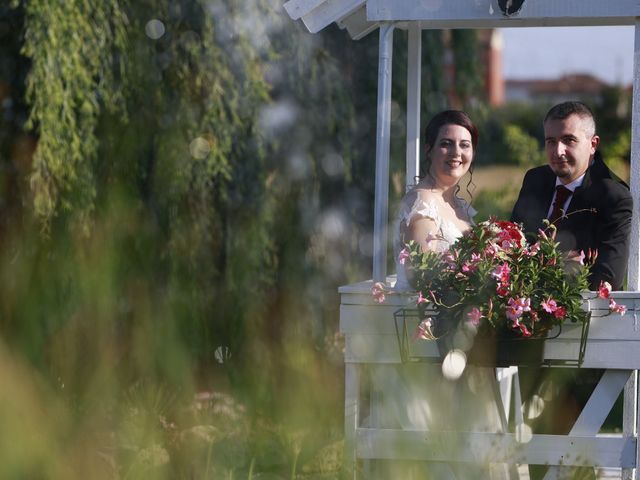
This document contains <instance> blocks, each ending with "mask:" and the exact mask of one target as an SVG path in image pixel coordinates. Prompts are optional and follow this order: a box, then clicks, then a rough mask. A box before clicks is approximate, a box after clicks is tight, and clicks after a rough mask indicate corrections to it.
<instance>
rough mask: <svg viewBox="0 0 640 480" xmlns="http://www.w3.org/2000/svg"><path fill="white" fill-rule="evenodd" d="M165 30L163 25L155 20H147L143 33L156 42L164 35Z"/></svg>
mask: <svg viewBox="0 0 640 480" xmlns="http://www.w3.org/2000/svg"><path fill="white" fill-rule="evenodd" d="M164 32H165V28H164V23H162V22H161V21H160V20H158V19H157V18H154V19H152V20H149V21H148V22H147V24H146V25H145V27H144V33H146V34H147V37H149V38H150V39H152V40H158V39H159V38H160V37H162V36H163V35H164Z"/></svg>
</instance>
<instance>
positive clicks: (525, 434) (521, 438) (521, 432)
mask: <svg viewBox="0 0 640 480" xmlns="http://www.w3.org/2000/svg"><path fill="white" fill-rule="evenodd" d="M532 438H533V432H532V431H531V427H530V426H529V425H527V424H526V423H521V424H519V425H516V442H518V443H529V442H530V441H531V439H532Z"/></svg>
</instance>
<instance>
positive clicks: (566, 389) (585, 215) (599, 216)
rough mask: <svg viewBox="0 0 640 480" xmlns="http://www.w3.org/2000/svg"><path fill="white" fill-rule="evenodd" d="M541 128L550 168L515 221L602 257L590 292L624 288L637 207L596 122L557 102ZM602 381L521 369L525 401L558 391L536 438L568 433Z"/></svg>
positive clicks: (538, 175)
mask: <svg viewBox="0 0 640 480" xmlns="http://www.w3.org/2000/svg"><path fill="white" fill-rule="evenodd" d="M543 125H544V137H545V140H544V142H545V153H546V157H547V161H548V165H544V166H541V167H536V168H533V169H531V170H529V171H528V172H527V173H526V175H525V177H524V180H523V183H522V188H521V190H520V194H519V196H518V200H517V201H516V204H515V206H514V208H513V213H512V214H511V220H512V221H514V222H517V223H522V225H523V227H524V231H525V232H528V233H535V232H537V231H538V229H539V228H544V225H543V222H542V221H543V219H545V218H547V219H549V220H550V221H551V222H552V223H553V224H554V225H555V226H556V227H557V236H556V241H558V242H559V243H560V249H561V250H562V251H564V252H566V255H567V259H569V260H576V261H577V260H578V259H579V254H580V253H581V252H584V253H587V252H588V251H589V250H591V251H594V250H596V251H597V252H598V257H597V259H596V262H595V264H594V265H593V267H592V269H591V274H590V276H589V288H590V289H591V290H597V289H598V286H599V285H600V282H601V281H605V282H609V283H610V284H611V286H612V289H613V290H621V289H622V288H623V282H624V279H625V275H626V267H627V259H628V256H629V235H630V231H631V212H632V207H633V202H632V199H631V194H630V192H629V187H628V186H627V185H626V184H625V183H624V182H623V181H622V180H620V179H619V178H618V177H617V176H616V175H615V174H614V173H613V172H611V170H609V168H608V167H607V166H606V165H605V163H604V162H603V160H602V157H601V155H600V152H599V151H598V145H599V143H600V137H598V135H596V124H595V120H594V118H593V114H592V112H591V110H590V109H589V108H588V107H587V106H586V105H585V104H583V103H581V102H564V103H561V104H558V105H556V106H554V107H552V108H551V110H549V112H548V113H547V115H546V117H545V119H544V124H543ZM551 370H552V371H551ZM601 375H602V371H599V370H579V369H542V370H537V371H535V370H534V371H531V370H529V371H527V370H525V369H521V373H520V380H521V385H522V387H521V390H522V393H523V398H524V399H526V400H528V399H531V397H532V396H533V395H534V394H537V395H540V396H541V397H545V396H546V397H547V398H549V397H548V393H547V394H546V395H545V392H551V391H553V392H554V393H553V395H552V399H551V403H549V402H547V403H546V404H545V407H546V408H545V409H544V410H543V413H542V415H541V416H540V417H539V418H538V419H537V420H536V424H535V425H534V426H533V427H534V431H535V433H549V434H567V433H569V431H570V430H571V427H572V426H573V423H574V421H575V420H576V418H577V417H578V415H579V414H580V411H581V410H582V409H583V408H584V406H585V404H586V402H587V400H588V399H589V396H590V395H591V393H592V392H593V388H594V387H595V384H596V383H597V381H598V380H599V378H600V376H601ZM589 470H590V472H589V475H592V477H591V478H595V477H594V476H593V469H589ZM545 471H546V467H544V466H540V465H536V466H530V473H531V479H532V480H535V479H538V478H542V476H543V475H544V472H545Z"/></svg>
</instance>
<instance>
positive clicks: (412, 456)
mask: <svg viewBox="0 0 640 480" xmlns="http://www.w3.org/2000/svg"><path fill="white" fill-rule="evenodd" d="M356 436H357V440H356V450H357V453H358V457H359V458H365V459H375V458H379V459H404V460H427V461H429V460H430V461H451V460H455V461H464V462H483V461H487V460H488V459H490V460H491V461H492V462H500V463H539V464H544V463H548V464H550V465H571V466H589V465H593V464H596V465H598V466H602V467H616V466H617V467H620V466H623V467H631V466H633V465H635V464H634V459H633V455H634V448H635V439H632V438H624V437H583V436H563V435H534V436H533V437H532V438H531V440H530V441H528V442H525V443H523V442H519V441H518V439H517V438H516V435H515V434H513V433H482V432H427V431H421V430H395V429H376V428H360V429H358V431H357V433H356ZM453 446H455V448H452V447H453Z"/></svg>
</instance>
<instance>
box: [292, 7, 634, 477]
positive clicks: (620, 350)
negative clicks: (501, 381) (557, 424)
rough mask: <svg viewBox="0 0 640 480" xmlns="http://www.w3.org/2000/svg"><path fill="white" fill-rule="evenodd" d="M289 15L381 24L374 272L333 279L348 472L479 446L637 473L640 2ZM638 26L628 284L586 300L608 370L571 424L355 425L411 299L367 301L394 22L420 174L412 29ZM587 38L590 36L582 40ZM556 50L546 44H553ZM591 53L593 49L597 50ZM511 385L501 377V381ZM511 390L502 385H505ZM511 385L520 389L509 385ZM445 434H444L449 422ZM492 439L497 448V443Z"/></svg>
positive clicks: (567, 335) (379, 267) (382, 195)
mask: <svg viewBox="0 0 640 480" xmlns="http://www.w3.org/2000/svg"><path fill="white" fill-rule="evenodd" d="M284 7H285V9H286V11H287V13H288V14H289V16H290V17H291V18H292V19H294V20H297V19H301V20H302V21H303V23H304V24H305V26H306V27H307V29H308V30H309V31H310V32H311V33H316V32H319V31H320V30H322V29H323V28H325V27H327V26H328V25H330V24H331V23H334V22H335V23H337V24H338V26H340V27H341V28H344V29H346V30H347V32H348V33H349V35H350V36H351V38H352V39H354V40H357V39H360V38H362V37H364V36H366V35H367V34H369V33H371V32H373V31H374V30H378V29H379V60H378V118H377V129H376V140H377V144H376V166H375V168H376V184H375V185H376V187H375V205H374V245H373V252H374V257H373V275H372V279H371V280H368V281H365V282H361V283H358V284H354V285H347V286H344V287H341V288H340V293H341V310H340V325H341V331H342V332H343V333H344V334H345V340H346V348H345V369H346V370H345V375H346V377H345V379H346V380H345V381H346V393H345V422H346V423H345V444H346V452H347V457H346V465H347V468H349V469H351V470H352V471H353V472H354V477H355V476H356V475H357V472H358V469H357V468H356V466H357V463H358V462H359V461H360V460H365V461H366V460H368V459H390V458H396V459H414V460H426V461H429V460H432V461H436V460H437V461H474V460H477V459H480V458H485V456H486V454H487V449H488V448H492V455H493V458H495V461H497V462H506V463H520V464H526V463H540V464H545V463H546V464H549V465H552V466H554V467H553V468H551V469H550V471H549V473H548V474H547V476H546V477H545V478H560V477H561V475H562V472H563V469H564V468H567V467H570V466H578V465H592V466H602V467H617V468H621V469H622V475H623V478H626V479H631V478H637V474H636V470H637V468H638V467H639V466H640V444H639V443H638V412H639V409H638V385H637V372H638V370H639V369H640V325H638V319H637V312H640V291H639V287H640V285H639V272H640V211H639V205H638V201H639V200H640V131H639V128H640V127H639V123H638V122H640V93H639V92H640V0H289V1H287V2H286V3H285V5H284ZM600 25H635V32H636V33H635V50H634V51H635V53H634V82H633V120H632V150H631V179H630V184H631V193H632V197H633V199H634V211H633V226H632V233H631V235H632V238H631V254H630V259H629V265H628V279H627V284H628V289H629V291H628V292H614V294H613V296H614V297H615V298H616V301H617V302H618V303H622V304H625V305H626V306H627V308H628V310H627V313H626V315H623V316H620V315H616V316H609V315H608V314H607V312H608V311H607V308H606V305H604V304H601V303H600V302H599V301H598V300H597V299H587V300H585V308H588V309H589V310H591V311H592V321H591V327H590V331H589V339H588V342H587V349H586V355H585V358H584V363H583V365H582V368H605V369H607V371H606V373H605V375H604V376H603V378H602V380H601V381H600V383H599V384H598V386H597V388H596V390H595V391H594V393H593V395H592V396H591V398H590V399H589V402H588V404H587V406H586V407H585V409H584V410H583V412H582V414H581V415H580V417H579V419H578V420H577V422H576V423H575V425H574V427H573V429H572V430H571V432H570V433H569V435H567V436H560V435H533V436H532V437H531V438H530V439H527V440H528V441H527V442H522V438H518V436H517V435H516V434H515V433H501V434H496V433H474V432H465V433H461V434H460V435H462V437H463V438H461V439H460V440H461V442H462V443H461V445H465V446H466V447H465V448H463V449H458V450H459V451H455V452H447V451H442V450H441V449H438V448H436V446H437V445H438V444H439V439H440V440H441V439H442V435H443V432H427V431H415V430H412V431H407V430H393V429H382V428H376V427H375V425H371V424H369V425H367V428H364V427H363V426H362V424H361V418H360V416H361V414H360V407H361V405H362V399H361V397H362V395H361V387H362V385H363V384H364V383H365V382H366V372H367V368H368V366H371V365H375V364H400V363H401V358H400V357H401V355H400V351H399V347H398V339H397V332H396V329H395V324H394V318H393V312H394V311H396V310H397V309H398V308H400V307H403V306H407V305H410V304H411V303H412V300H411V298H410V297H409V296H408V295H403V294H391V295H388V297H387V300H386V302H385V303H383V304H382V305H378V304H376V303H374V302H373V301H372V299H371V294H370V288H371V285H372V282H374V281H385V282H387V283H388V284H393V282H394V278H393V276H389V277H388V276H387V272H386V265H387V239H388V232H387V225H388V223H389V212H388V188H389V141H390V138H389V136H390V133H389V132H390V117H391V115H390V110H391V76H392V55H393V32H394V30H395V29H396V28H400V29H405V30H408V40H409V41H408V69H407V71H408V74H407V121H406V124H407V138H406V179H407V182H406V183H407V185H409V184H411V183H412V181H413V179H414V178H415V177H416V175H417V174H418V169H419V168H418V167H419V150H420V88H421V86H420V78H421V62H420V59H421V31H422V30H423V29H449V28H511V27H540V26H548V27H554V26H582V27H589V26H600ZM585 48H587V46H585ZM550 54H551V55H552V54H553V53H552V52H551V53H550ZM596 61H597V59H596ZM577 349H579V333H578V332H577V331H576V329H575V328H571V326H567V328H566V329H563V333H562V335H561V336H560V337H558V338H556V339H553V340H547V342H546V346H545V352H544V357H545V360H550V361H558V360H560V361H561V360H566V359H567V358H568V356H569V357H572V356H573V355H574V353H575V352H576V350H577ZM417 354H418V355H420V356H423V357H433V358H437V357H438V351H437V348H436V346H435V345H433V344H429V343H428V342H424V344H422V345H420V347H419V352H418V353H417ZM506 386H507V387H508V385H506ZM623 388H624V389H625V405H624V419H623V427H624V429H623V430H624V431H623V433H622V435H620V436H617V437H601V436H598V435H597V434H598V431H599V430H600V427H601V426H602V424H603V422H604V420H605V418H606V416H607V415H608V413H609V412H610V410H611V408H612V407H613V404H614V402H615V400H616V398H617V397H618V395H619V394H620V392H621V391H622V389H623ZM508 390H509V389H508V388H505V391H504V392H503V393H504V394H505V396H506V395H507V394H508V393H509V392H508ZM516 390H517V389H516ZM449 435H450V432H449ZM496 445H498V446H499V447H500V448H498V449H496V448H495V447H496Z"/></svg>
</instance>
